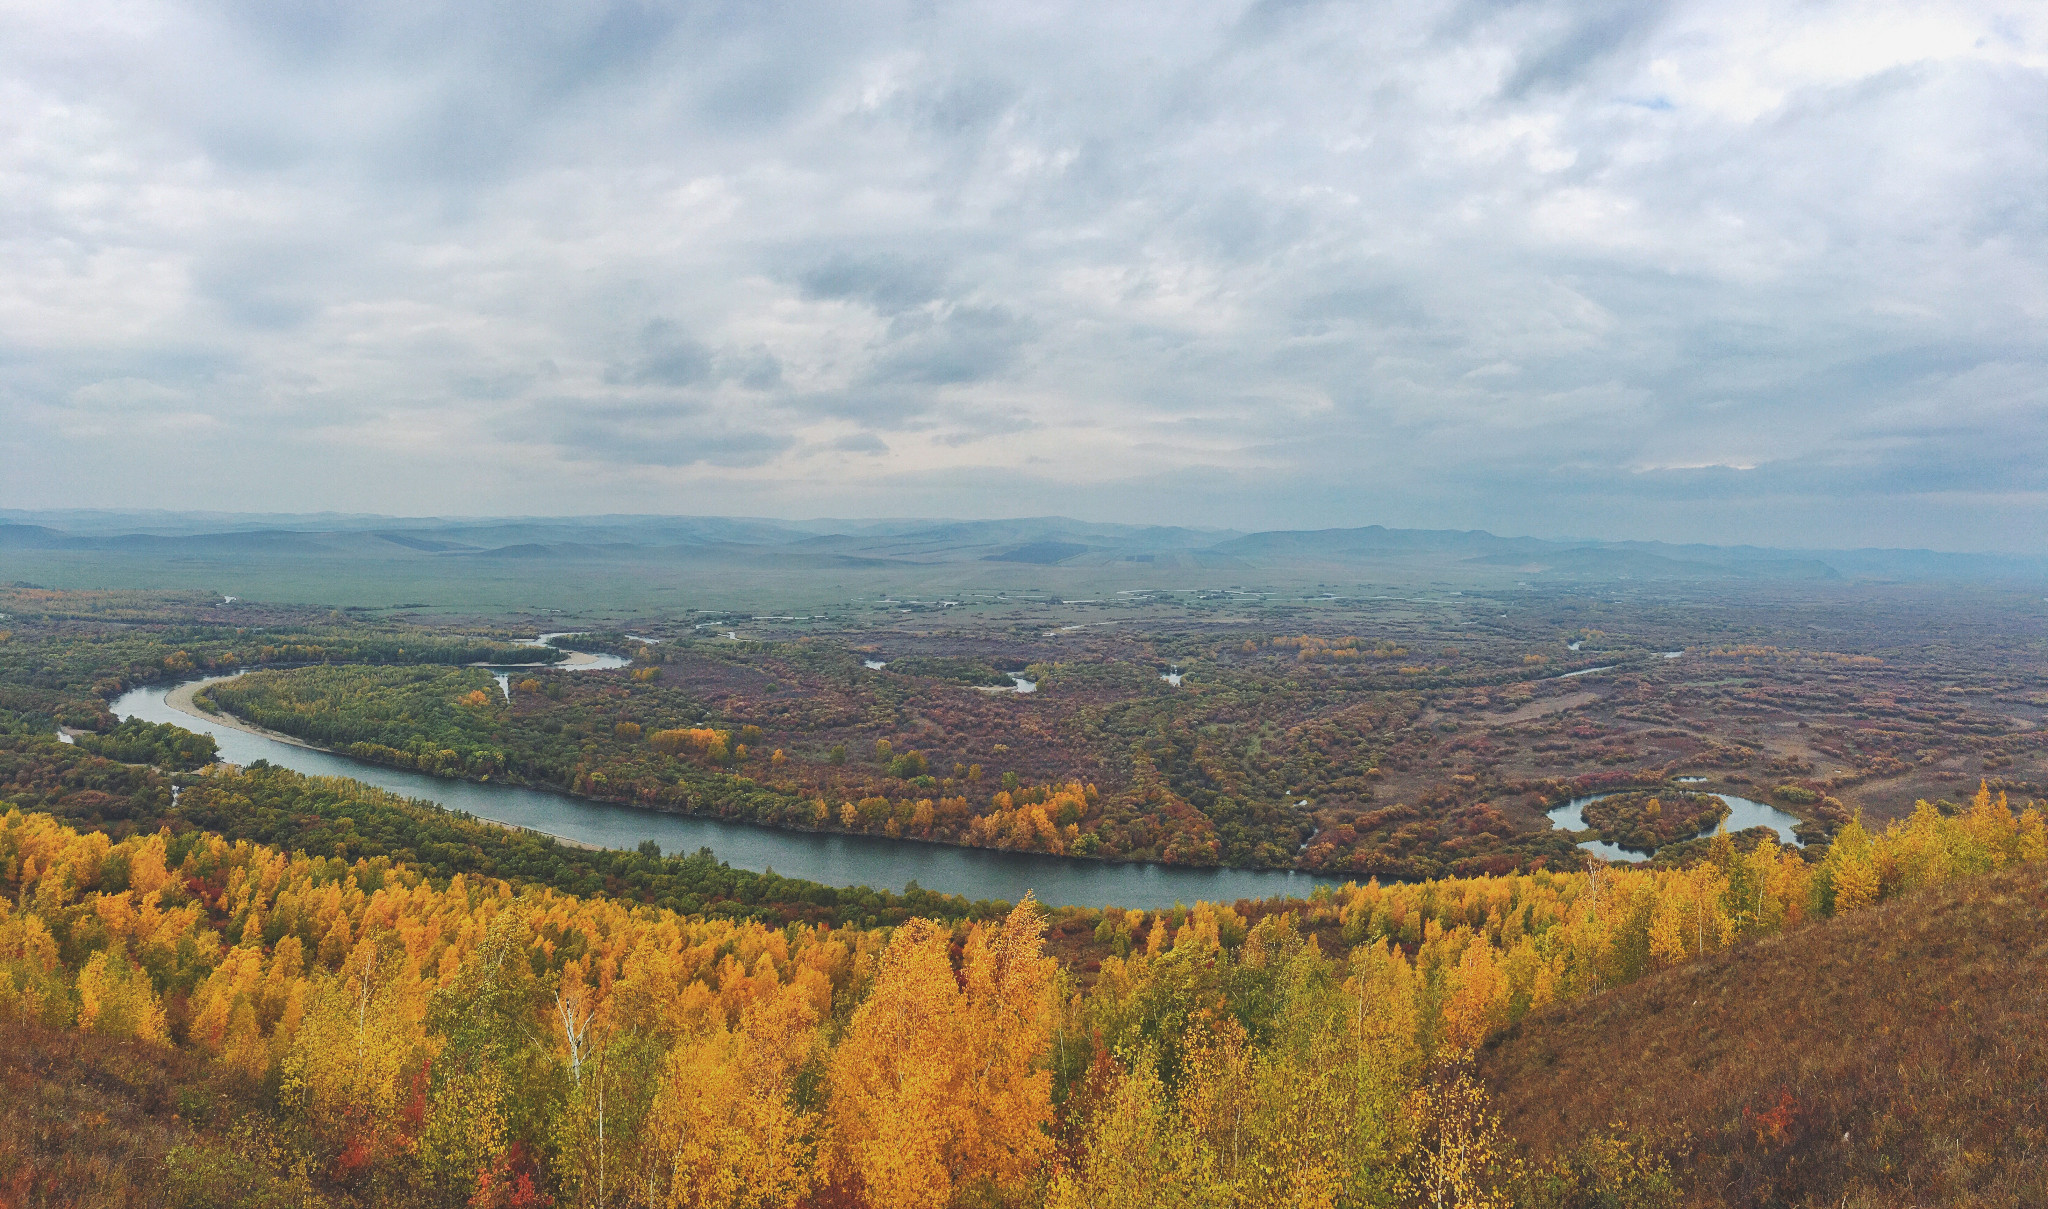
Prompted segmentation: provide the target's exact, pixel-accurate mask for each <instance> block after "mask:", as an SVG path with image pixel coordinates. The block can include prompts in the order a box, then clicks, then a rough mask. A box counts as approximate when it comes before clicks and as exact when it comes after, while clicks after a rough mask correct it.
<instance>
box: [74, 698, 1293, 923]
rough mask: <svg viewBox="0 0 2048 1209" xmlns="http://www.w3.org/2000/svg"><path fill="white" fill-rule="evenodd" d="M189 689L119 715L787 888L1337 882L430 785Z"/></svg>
mask: <svg viewBox="0 0 2048 1209" xmlns="http://www.w3.org/2000/svg"><path fill="white" fill-rule="evenodd" d="M584 666H585V667H586V668H590V665H584ZM572 670H574V669H572ZM590 670H596V669H595V668H590ZM226 678H227V677H223V676H213V677H208V678H206V679H205V680H200V681H196V682H188V683H199V684H205V683H209V682H211V681H213V680H222V679H226ZM179 687H183V686H157V687H154V688H139V689H134V690H132V691H130V692H128V693H126V694H124V695H123V696H122V697H121V698H120V699H119V700H118V701H116V702H114V713H115V714H116V715H117V716H119V717H121V718H141V719H143V720H145V721H149V722H170V723H174V724H176V725H178V726H182V727H184V728H185V729H187V730H191V731H197V732H199V733H201V734H207V735H212V736H213V739H214V742H216V743H218V744H219V745H220V756H221V759H223V760H227V761H229V762H231V763H235V764H252V763H254V762H256V761H257V760H268V761H269V762H270V763H272V764H275V765H278V766H279V767H282V768H289V769H292V770H294V771H296V772H302V773H306V774H307V775H309V776H319V777H352V778H354V779H355V780H358V781H362V782H365V783H366V784H370V785H375V786H377V787H378V788H380V789H386V790H389V791H391V792H392V793H396V794H401V795H403V796H405V797H409V798H425V799H427V800H429V801H433V802H438V803H440V804H441V805H443V806H446V807H448V808H449V809H451V810H460V811H464V812H466V813H469V814H472V815H475V816H476V817H478V818H480V819H488V820H490V821H492V822H496V823H505V824H509V825H511V826H515V827H524V828H527V829H528V830H532V831H537V832H541V833H543V834H546V835H552V836H554V837H556V838H558V839H562V840H567V841H570V842H572V843H578V844H588V845H590V846H592V847H597V848H632V847H634V846H636V845H638V844H639V843H640V842H641V841H643V840H653V841H655V842H656V843H658V844H660V845H661V848H662V851H663V852H666V853H670V854H677V853H689V852H695V851H696V850H697V849H698V848H701V847H709V848H711V849H712V850H713V851H714V852H716V853H717V854H718V857H719V859H720V860H723V861H726V862H729V863H730V864H732V865H733V866H734V867H735V868H741V869H753V870H756V871H759V870H764V869H770V868H772V869H774V870H775V872H777V873H780V874H782V875H783V876H785V877H799V878H805V879H808V880H810V881H814V882H823V883H825V884H826V885H831V886H875V887H881V888H887V889H891V890H896V889H900V888H902V887H903V886H904V885H905V884H906V883H908V882H912V881H915V882H916V883H917V884H918V885H920V886H922V887H924V888H925V889H927V890H937V891H941V892H943V893H946V894H959V895H964V896H966V897H967V898H972V899H1002V900H1005V901H1009V902H1015V901H1017V900H1018V899H1019V898H1022V897H1023V896H1024V892H1025V891H1026V890H1030V891H1033V892H1035V893H1036V894H1037V895H1038V898H1039V901H1040V902H1044V903H1048V904H1051V905H1054V906H1087V907H1105V906H1117V907H1133V908H1142V909H1145V910H1156V909H1159V908H1162V907H1171V906H1173V905H1174V904H1175V903H1177V902H1181V903H1194V902H1200V901H1207V902H1234V901H1236V900H1237V899H1240V898H1253V899H1263V898H1272V897H1275V896H1290V897H1295V898H1304V897H1307V895H1308V894H1309V893H1310V892H1311V891H1313V890H1314V889H1315V888H1316V887H1317V886H1318V885H1325V884H1332V883H1331V882H1330V880H1329V879H1326V878H1318V877H1313V876H1311V875H1309V874H1306V873H1294V872H1270V871H1259V870H1249V869H1192V868H1187V867H1184V866H1173V865H1151V864H1136V863H1114V862H1109V861H1093V860H1082V859H1077V858H1069V857H1057V856H1044V855H1038V854H1033V853H1025V852H995V851H991V850H988V849H983V848H956V847H952V846H950V845H943V844H924V843H917V842H915V841H902V840H889V839H884V838H882V837H879V836H864V835H834V834H829V833H814V832H802V831H779V830H776V829H774V828H770V827H758V826H755V825H753V824H751V823H738V822H728V821H725V820H721V819H706V818H693V817H691V816H688V815H679V814H665V813H662V812H659V811H653V810H642V809H639V808H636V807H632V806H621V805H616V804H613V803H610V802H593V801H588V800H586V799H583V798H572V797H569V796H567V795H565V794H559V793H551V792H549V791H547V790H543V789H528V788H524V787H521V786H516V785H490V784H478V783H476V782H472V781H459V780H451V779H447V778H442V777H430V776H425V775H422V774H420V773H413V772H401V771H399V770H397V769H393V768H383V767H379V766H378V765H375V764H366V763H363V762H362V761H359V760H353V759H350V758H348V757H347V756H339V755H335V754H334V753H332V752H327V751H321V750H319V749H317V748H313V747H307V746H305V745H303V744H299V743H291V742H285V741H283V740H281V739H276V738H271V737H269V736H267V735H261V734H253V733H251V732H249V731H245V730H238V729H235V728H233V727H230V726H228V725H226V724H224V723H222V722H220V721H218V720H216V719H212V718H208V717H206V716H205V715H203V714H199V713H196V712H191V711H188V710H181V709H179V708H178V707H176V706H174V705H172V704H170V703H168V702H167V701H166V700H165V697H166V696H167V695H169V694H171V693H173V692H175V691H176V689H177V688H179Z"/></svg>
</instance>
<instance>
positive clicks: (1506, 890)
mask: <svg viewBox="0 0 2048 1209" xmlns="http://www.w3.org/2000/svg"><path fill="white" fill-rule="evenodd" d="M256 776H257V777H258V779H261V778H262V776H263V773H262V771H260V770H259V772H258V773H257V774H256ZM188 792H191V791H188ZM237 792H241V790H240V789H238V790H237ZM339 825H340V821H339V820H337V821H336V826H339ZM636 855H637V854H636ZM2044 861H2048V835H2044V827H2043V822H2042V818H2041V815H2040V813H2039V811H2038V810H2035V809H2031V808H2030V809H2028V810H2025V811H2023V812H2021V813H2019V814H2015V813H2014V812H2013V811H2012V809H2011V808H2010V807H2009V806H2008V805H2007V803H2005V802H2003V801H2001V800H1999V799H1996V798H1994V797H1993V796H1992V795H1991V794H1990V793H1989V792H1988V791H1986V792H1983V793H1980V795H1979V796H1978V798H1977V799H1976V801H1975V802H1973V803H1972V806H1971V808H1970V809H1969V810H1968V811H1967V812H1966V813H1963V814H1960V815H1957V816H1955V817H1945V816H1943V815H1941V814H1940V813H1939V812H1937V811H1935V810H1933V809H1932V808H1926V809H1923V810H1921V811H1919V812H1918V813H1916V814H1915V816H1914V817H1913V818H1912V819H1911V820H1910V821H1907V822H1904V823H1900V824H1896V825H1894V826H1893V827H1891V828H1889V829H1887V830H1886V831H1885V832H1884V833H1883V834H1881V835H1871V834H1867V833H1865V832H1864V830H1863V829H1862V828H1861V827H1860V826H1859V825H1852V826H1851V827H1850V828H1848V829H1845V831H1844V833H1843V835H1842V836H1841V837H1840V838H1839V839H1838V841H1837V843H1836V844H1835V846H1834V847H1833V849H1832V850H1831V852H1830V854H1829V856H1828V858H1827V859H1826V860H1825V861H1823V862H1821V863H1819V864H1808V863H1807V862H1805V861H1803V860H1799V859H1797V858H1796V857H1794V856H1792V855H1791V854H1790V853H1789V852H1785V851H1780V850H1778V849H1777V848H1776V847H1775V846H1774V845H1762V846H1759V847H1758V848H1757V849H1756V850H1754V851H1752V852H1750V853H1747V854H1744V853H1739V852H1736V851H1735V850H1734V846H1733V845H1732V844H1730V843H1727V842H1726V840H1725V837H1723V838H1722V839H1721V840H1719V841H1717V842H1716V844H1715V845H1714V851H1713V852H1712V853H1711V855H1710V858H1709V859H1708V860H1707V861H1705V862H1703V863H1701V864H1699V865H1697V866H1695V867H1693V868H1691V869H1687V870H1642V869H1618V868H1617V869H1605V870H1600V871H1597V872H1595V873H1592V874H1586V873H1550V872H1538V873H1535V874H1530V875H1515V876H1509V877H1499V878H1471V879H1460V880H1453V881H1444V882H1431V883H1423V884H1415V885H1393V886H1381V885H1377V884H1373V885H1366V886H1352V887H1347V888H1346V889H1345V890H1343V891H1341V892H1338V893H1335V894H1330V895H1324V896H1319V897H1318V899H1317V900H1316V901H1314V902H1310V903H1307V904H1302V905H1301V906H1300V910H1299V912H1298V913H1294V912H1287V911H1277V912H1276V911H1255V912H1252V913H1250V914H1246V913H1242V912H1240V911H1238V910H1236V909H1234V908H1231V907H1227V906H1216V905H1209V904H1200V905H1197V906H1195V907H1193V908H1190V909H1176V910H1175V911H1172V912H1136V911H1106V912H1100V913H1091V914H1089V915H1075V914H1072V913H1066V914H1065V917H1064V918H1060V919H1056V920H1054V921H1053V926H1054V929H1055V931H1058V930H1065V929H1070V928H1072V927H1074V926H1075V925H1078V924H1085V922H1086V921H1087V919H1089V918H1092V919H1093V920H1094V937H1093V939H1094V940H1095V941H1096V943H1097V945H1099V946H1100V948H1101V950H1102V951H1103V952H1104V954H1105V955H1104V956H1103V957H1102V958H1101V959H1100V961H1099V966H1098V967H1097V968H1095V969H1092V970H1091V969H1087V968H1085V967H1084V968H1080V969H1076V968H1072V967H1067V968H1062V967H1061V966H1060V965H1059V964H1058V963H1057V962H1055V961H1054V960H1052V959H1051V958H1050V957H1049V956H1048V954H1047V951H1046V947H1045V944H1046V933H1047V925H1048V918H1047V916H1046V914H1045V913H1044V912H1043V911H1042V910H1040V909H1039V908H1038V907H1037V906H1036V904H1034V903H1031V902H1030V901H1029V900H1027V901H1026V902H1025V903H1023V904H1020V905H1019V906H1018V907H1017V908H1016V909H1015V910H1014V911H1011V912H1009V913H1008V914H1006V915H999V916H996V917H991V918H983V919H958V920H955V921H953V922H950V923H949V922H944V921H936V922H935V921H931V920H927V919H921V918H914V919H910V920H906V921H905V922H903V923H902V924H900V925H898V926H895V927H893V928H875V929H870V928H864V927H853V926H837V927H835V926H830V925H825V924H805V923H789V924H785V925H783V926H780V927H772V926H769V925H768V924H765V923H762V922H757V921H751V920H734V919H718V918H706V917H704V916H701V915H699V916H691V915H683V914H678V913H676V912H673V911H669V910H665V909H662V908H659V907H654V906H646V905H635V904H632V903H628V902H623V901H620V900H618V899H616V898H596V899H592V898H584V897H580V896H576V895H569V894H564V893H562V892H559V891H556V890H553V889H549V888H546V887H543V886H538V885H527V886H525V887H521V886H518V885H515V884H513V883H510V882H506V881H503V880H500V879H496V878H490V877H482V876H472V875H470V874H467V873H463V874H458V875H456V876H453V877H450V878H447V879H446V880H442V879H441V878H439V877H436V876H430V875H428V874H426V873H423V872H422V871H421V870H419V869H417V868H415V867H413V866H411V865H409V864H407V863H405V862H401V861H395V860H392V859H390V858H388V857H378V858H374V859H371V858H359V859H355V860H353V861H351V860H348V859H344V858H343V857H341V856H331V855H326V854H318V853H313V852H308V851H299V852H295V853H288V852H285V851H282V850H280V849H277V848H274V847H270V846H267V845H261V844H252V843H248V842H246V841H243V842H231V841H229V840H226V839H224V838H222V837H220V836H217V835H211V834H206V833H201V832H191V833H186V834H184V835H165V834H158V835H150V836H138V837H134V838H131V839H128V840H125V841H123V842H121V843H119V844H114V843H111V842H110V841H109V840H108V839H107V838H106V837H105V836H103V835H96V834H79V833H77V832H75V831H72V830H70V829H67V828H65V827H63V826H61V825H60V824H59V823H57V822H56V821H55V820H53V819H50V818H49V817H47V816H40V815H24V814H21V813H19V812H10V813H9V814H7V815H6V816H5V817H4V819H0V891H4V893H5V902H6V905H5V906H4V907H0V1013H4V1014H5V1015H6V1016H8V1017H10V1018H12V1019H14V1020H15V1021H18V1022H33V1025H34V1027H36V1028H41V1029H73V1028H75V1029H79V1030H83V1031H86V1032H89V1033H92V1034H95V1035H100V1036H105V1037H110V1038H136V1039H139V1040H140V1043H141V1044H144V1045H158V1046H166V1047H177V1048H179V1049H180V1050H182V1051H186V1052H192V1053H196V1054H198V1055H201V1056H203V1057H204V1058H205V1060H206V1062H207V1063H208V1068H209V1069H210V1070H211V1071H212V1072H213V1077H214V1078H215V1079H217V1080H218V1086H219V1087H221V1088H223V1089H227V1090H226V1091H224V1092H223V1099H222V1100H221V1101H220V1102H219V1103H218V1104H216V1105H215V1106H214V1107H213V1108H212V1109H211V1110H210V1111H212V1112H213V1113H214V1114H215V1116H216V1118H217V1119H218V1118H226V1119H218V1120H217V1123H218V1126H219V1127H218V1128H216V1129H214V1130H213V1131H212V1132H210V1133H209V1134H208V1135H207V1136H206V1137H205V1138H203V1139H201V1140H199V1141H195V1142H194V1143H192V1144H190V1145H187V1146H185V1147H183V1148H182V1149H181V1150H180V1151H176V1152H174V1153H173V1154H172V1156H171V1163H170V1169H169V1185H168V1186H169V1188H170V1189H171V1192H172V1194H173V1198H174V1200H176V1199H178V1198H184V1199H182V1200H180V1201H179V1203H185V1204H202V1203H204V1204H224V1203H248V1204H267V1203H273V1201H274V1199H276V1198H282V1197H283V1196H284V1195H285V1194H286V1193H287V1192H290V1193H292V1194H293V1195H296V1196H298V1197H299V1199H300V1200H302V1201H312V1202H315V1203H317V1202H319V1201H321V1200H326V1201H328V1202H330V1203H365V1204H369V1203H374V1204H471V1205H477V1204H536V1205H537V1204H542V1203H547V1202H549V1201H552V1202H553V1203H555V1204H559V1205H578V1206H580V1205H598V1204H608V1205H663V1206H669V1205H761V1206H766V1205H779V1206H796V1205H819V1206H823V1205H843V1206H861V1205H872V1206H881V1205H888V1206H899V1205H910V1206H932V1207H937V1206H950V1205H962V1206H965V1205H989V1204H1007V1205H1036V1204H1048V1205H1057V1206H1063V1207H1073V1209H1081V1207H1092V1206H1104V1207H1108V1206H1126V1205H1136V1204H1179V1205H1215V1206H1253V1205H1260V1206H1263V1205H1275V1204H1304V1205H1308V1204H1316V1205H1333V1206H1335V1205H1347V1206H1348V1205H1424V1204H1427V1205H1450V1204H1456V1205H1496V1204H1499V1205H1505V1204H1516V1205H1536V1206H1544V1205H1556V1206H1566V1205H1571V1206H1578V1205H1590V1204H1602V1205H1607V1204H1615V1205H1669V1204H1676V1203H1677V1197H1678V1193H1679V1187H1678V1185H1679V1183H1680V1177H1679V1176H1678V1175H1677V1174H1676V1171H1675V1169H1674V1167H1673V1165H1672V1164H1671V1163H1670V1162H1669V1161H1668V1158H1667V1157H1666V1156H1663V1155H1660V1154H1659V1153H1657V1151H1656V1149H1655V1148H1654V1147H1653V1146H1650V1145H1648V1144H1646V1143H1645V1141H1644V1139H1642V1138H1638V1137H1628V1136H1616V1135H1614V1134H1610V1133H1603V1134H1599V1135H1595V1136H1591V1137H1588V1138H1585V1139H1582V1140H1581V1142H1580V1143H1579V1144H1578V1145H1577V1146H1576V1148H1574V1149H1572V1150H1570V1151H1569V1152H1568V1153H1563V1154H1550V1155H1543V1156H1534V1155H1522V1154H1519V1153H1518V1152H1517V1149H1516V1147H1515V1145H1514V1143H1513V1140H1512V1139H1510V1138H1508V1137H1506V1136H1505V1135H1504V1134H1503V1133H1502V1132H1501V1130H1500V1128H1499V1126H1498V1123H1497V1121H1496V1119H1495V1118H1494V1116H1493V1114H1492V1113H1491V1111H1490V1109H1489V1108H1488V1106H1487V1103H1486V1098H1485V1094H1484V1093H1483V1091H1482V1090H1481V1089H1480V1087H1479V1086H1478V1085H1477V1084H1476V1083H1475V1082H1474V1081H1473V1080H1472V1079H1471V1078H1470V1077H1469V1076H1468V1075H1467V1074H1466V1073H1465V1068H1464V1062H1465V1056H1466V1055H1467V1054H1469V1052H1470V1051H1471V1050H1472V1048H1473V1047H1475V1046H1478V1045H1482V1044H1484V1043H1485V1042H1486V1041H1487V1040H1488V1039H1490V1038H1492V1037H1494V1036H1496V1035H1498V1034H1499V1033H1500V1032H1501V1031H1502V1030H1503V1029H1506V1028H1508V1027H1511V1026H1512V1025H1513V1024H1515V1023H1516V1022H1518V1021H1520V1020H1522V1019H1524V1018H1525V1017H1528V1016H1529V1015H1531V1014H1532V1013H1539V1012H1542V1011H1543V1010H1544V1009H1545V1007H1546V1006H1547V1005H1549V1004H1551V1003H1556V1002H1561V1001H1564V1000H1569V999H1573V998H1577V997H1582V996H1585V995H1587V994H1589V993H1592V992H1596V991H1599V990H1602V989H1606V988H1609V987H1613V986H1616V985H1619V984H1622V983H1626V982H1628V981H1631V980H1633V979H1636V978H1639V977H1641V976H1643V975H1644V974H1647V973H1649V972H1651V971H1654V970H1656V969H1659V968H1661V967H1665V966H1670V965H1673V964H1676V963H1679V962H1684V961H1688V960H1691V959H1693V958H1697V957H1699V956H1701V955H1703V954H1707V953H1712V952H1717V951H1720V950H1724V949H1727V948H1730V947H1732V946H1735V945H1738V944H1740V943H1741V942H1742V941H1744V940H1745V939H1749V938H1755V937H1761V936H1766V935H1770V934H1773V933H1775V932H1779V931H1782V930H1784V929H1787V928H1790V927H1795V926H1797V925H1798V924H1799V923H1800V922H1801V921H1802V920H1804V919H1807V918H1812V917H1818V916H1827V915H1841V914H1847V913H1851V912H1854V911H1857V910H1860V909H1862V908H1864V907H1867V906H1868V905H1870V904H1871V903H1874V902H1877V901H1879V900H1881V899H1886V898H1892V897H1896V896H1900V895H1903V894H1906V893H1909V892H1911V891H1912V890H1914V889H1916V888H1918V887H1922V886H1927V885H1930V884H1936V883H1941V882H1946V881H1950V880H1953V879H1956V878H1960V877H1965V876H1970V875H1973V874H1975V873H1978V872H1983V871H1989V870H1993V869H1997V868H2001V867H2008V866H2016V865H2039V864H2040V863H2042V862H2044ZM1332 930H1334V935H1333V936H1332V939H1333V940H1336V939H1338V938H1341V941H1340V943H1338V944H1337V945H1336V947H1335V949H1334V951H1326V950H1325V948H1324V946H1323V945H1322V944H1321V943H1319V942H1318V941H1317V940H1315V939H1313V937H1316V936H1326V935H1332ZM230 1175H231V1176H232V1177H233V1178H232V1179H229V1178H227V1177H228V1176H230ZM233 1189H246V1190H248V1191H247V1193H246V1195H243V1194H242V1193H240V1192H237V1193H236V1194H235V1196H234V1197H233V1198H230V1196H229V1195H228V1193H229V1191H230V1190H233ZM1603 1197H1604V1198H1605V1199H1601V1198H1603ZM265 1198H273V1199H265Z"/></svg>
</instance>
